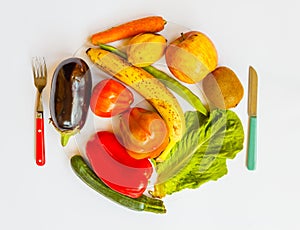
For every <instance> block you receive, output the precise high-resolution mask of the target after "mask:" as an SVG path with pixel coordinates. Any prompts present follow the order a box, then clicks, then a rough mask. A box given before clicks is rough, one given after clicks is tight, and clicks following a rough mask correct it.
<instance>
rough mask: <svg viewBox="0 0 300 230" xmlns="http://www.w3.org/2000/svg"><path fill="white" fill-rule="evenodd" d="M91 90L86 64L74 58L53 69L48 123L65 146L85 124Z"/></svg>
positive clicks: (89, 75) (90, 78) (89, 72)
mask: <svg viewBox="0 0 300 230" xmlns="http://www.w3.org/2000/svg"><path fill="white" fill-rule="evenodd" d="M91 91H92V76H91V71H90V68H89V66H88V65H87V63H86V62H85V61H84V60H82V59H81V58H77V57H73V58H68V59H65V60H64V61H62V62H61V63H60V64H59V65H58V66H57V67H56V69H55V71H54V74H53V78H52V83H51V92H50V106H49V107H50V116H51V118H50V120H51V123H52V124H53V125H54V127H55V128H56V130H57V131H58V132H59V133H60V134H61V144H62V146H66V145H67V143H68V140H69V138H70V137H71V136H73V135H75V134H76V133H78V132H79V131H80V130H81V129H82V127H83V126H84V124H85V121H86V118H87V114H88V110H89V104H90V98H91Z"/></svg>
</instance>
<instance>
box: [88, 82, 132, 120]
mask: <svg viewBox="0 0 300 230" xmlns="http://www.w3.org/2000/svg"><path fill="white" fill-rule="evenodd" d="M132 102H133V94H132V93H131V92H130V90H129V89H127V88H126V87H125V86H124V85H123V84H121V83H120V82H118V81H115V80H113V79H105V80H102V81H100V82H99V83H98V84H97V85H96V86H95V87H94V88H93V92H92V95H91V100H90V108H91V110H92V111H93V113H95V114H96V115H97V116H100V117H111V116H114V115H117V114H119V113H122V112H124V111H125V110H127V109H128V108H129V107H130V105H131V104H132Z"/></svg>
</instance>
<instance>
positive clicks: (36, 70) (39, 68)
mask: <svg viewBox="0 0 300 230" xmlns="http://www.w3.org/2000/svg"><path fill="white" fill-rule="evenodd" d="M32 71H33V78H34V85H35V87H36V88H37V98H36V114H35V161H36V164H37V165H38V166H42V165H44V164H45V138H44V109H43V102H42V92H43V89H44V88H45V86H46V84H47V67H46V62H45V58H44V57H34V58H32Z"/></svg>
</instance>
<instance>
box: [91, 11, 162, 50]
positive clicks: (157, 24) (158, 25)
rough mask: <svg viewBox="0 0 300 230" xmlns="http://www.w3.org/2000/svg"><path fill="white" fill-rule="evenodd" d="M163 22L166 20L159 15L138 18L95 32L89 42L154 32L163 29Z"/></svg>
mask: <svg viewBox="0 0 300 230" xmlns="http://www.w3.org/2000/svg"><path fill="white" fill-rule="evenodd" d="M165 24H166V21H165V20H164V19H163V18H162V17H160V16H149V17H145V18H139V19H136V20H133V21H130V22H127V23H124V24H121V25H118V26H115V27H112V28H110V29H107V30H104V31H101V32H98V33H95V34H93V35H92V36H91V42H92V43H93V45H99V44H105V43H109V42H114V41H117V40H120V39H124V38H129V37H132V36H135V35H137V34H140V33H147V32H150V33H155V32H159V31H161V30H163V29H164V26H165Z"/></svg>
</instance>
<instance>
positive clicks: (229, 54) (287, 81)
mask: <svg viewBox="0 0 300 230" xmlns="http://www.w3.org/2000/svg"><path fill="white" fill-rule="evenodd" d="M299 11H300V3H299V1H297V0H286V1H263V0H252V1H238V0H227V1H216V0H211V1H203V0H200V1H196V0H193V1H192V0H184V1H162V0H152V1H138V0H135V1H130V0H128V1H121V0H119V1H113V0H110V1H100V0H86V1H78V0H75V1H61V0H52V1H37V0H27V1H9V2H6V3H5V5H4V6H1V8H0V28H1V37H0V39H1V43H0V46H1V49H0V50H1V53H0V61H1V62H0V63H1V90H0V94H1V95H0V96H1V97H0V98H1V132H2V135H1V146H2V148H1V163H0V178H1V181H0V183H1V188H0V229H5V230H10V229H31V230H34V229H39V230H42V229H43V230H44V229H51V230H53V229H73V230H75V229H108V228H109V229H118V228H122V229H154V228H157V229H163V228H168V229H182V228H186V227H188V228H190V229H191V228H192V229H205V230H211V229H231V230H233V229H234V230H235V229H245V230H246V229H273V230H275V229H300V222H299V220H298V219H299V207H300V197H299V194H300V186H299V177H300V172H299V168H300V167H299V165H300V152H299V141H300V135H299V128H300V127H299V118H300V110H299V99H300V93H299V86H300V80H299V79H300V74H299V51H300V49H299V48H300V45H299V41H300V33H299V30H300V28H299V24H298V22H299V21H300V14H299ZM148 15H161V16H163V17H164V18H165V19H166V20H168V21H170V22H174V23H178V24H181V25H185V26H187V27H189V28H191V29H195V30H199V31H202V32H204V33H206V34H207V35H209V37H210V38H211V39H212V40H213V41H214V43H215V45H216V47H217V49H218V52H219V57H220V64H222V65H227V66H230V67H231V68H232V69H233V70H234V71H235V72H236V73H237V74H238V75H239V77H240V79H241V81H242V82H243V84H244V87H245V91H246V92H247V77H248V67H249V65H252V66H253V67H254V68H255V69H256V70H257V72H258V75H259V108H258V112H259V115H258V166H257V170H256V171H254V172H250V171H248V170H247V169H246V167H245V156H246V152H245V150H243V151H242V152H241V153H239V155H238V156H237V157H236V158H235V159H234V160H232V161H229V164H228V168H229V173H228V174H227V175H226V176H224V177H223V178H221V179H220V180H219V181H217V182H210V183H207V184H205V185H203V186H201V187H200V188H199V189H197V190H187V191H184V192H180V193H177V194H174V195H172V196H170V197H167V198H166V199H165V204H166V206H167V209H168V212H167V214H165V215H156V214H152V213H144V212H134V211H130V210H128V209H125V208H123V207H121V206H119V205H115V204H114V203H112V202H110V201H108V200H107V199H105V198H104V197H102V196H101V195H99V194H97V193H96V192H94V191H93V190H91V189H90V188H89V187H87V186H86V185H85V184H83V183H82V182H81V181H80V180H79V179H78V178H77V177H76V176H75V174H74V173H73V171H72V170H71V168H70V165H69V160H68V157H67V155H66V154H65V153H64V150H63V149H62V148H61V147H60V144H59V136H58V134H57V132H56V131H55V130H54V129H53V127H52V126H51V125H50V124H48V123H47V121H46V123H45V128H46V130H45V132H46V141H47V142H46V154H47V156H46V157H47V159H46V160H47V162H46V165H45V166H44V167H38V166H36V165H35V161H34V145H33V140H34V138H33V137H34V133H33V127H34V125H33V124H34V123H33V122H34V119H33V117H34V112H33V109H34V100H35V88H34V86H33V79H32V72H31V66H30V61H31V57H32V56H36V55H43V56H45V57H46V59H47V64H48V69H49V73H52V72H53V69H54V67H55V65H56V64H57V63H58V62H59V61H60V60H62V59H64V58H66V57H69V56H71V55H72V54H73V53H74V52H75V51H76V50H77V49H78V48H79V47H80V46H81V45H82V44H83V43H84V42H85V41H86V39H87V37H88V36H89V35H90V34H91V33H93V32H96V31H97V30H99V29H104V28H107V27H110V26H113V25H116V24H119V23H122V22H124V21H127V20H131V19H134V18H139V17H144V16H148ZM50 77H51V76H50ZM49 89H50V84H48V87H47V88H46V90H45V92H44V104H45V106H46V105H47V104H48V98H49ZM246 96H247V95H245V97H244V99H243V101H242V102H241V104H240V105H239V107H238V108H237V109H236V112H237V113H238V115H239V116H240V117H241V119H242V120H243V123H244V127H245V131H246V130H247V114H246V99H247V97H246ZM45 116H46V118H47V119H48V118H49V111H48V109H47V107H46V108H45Z"/></svg>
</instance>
